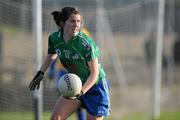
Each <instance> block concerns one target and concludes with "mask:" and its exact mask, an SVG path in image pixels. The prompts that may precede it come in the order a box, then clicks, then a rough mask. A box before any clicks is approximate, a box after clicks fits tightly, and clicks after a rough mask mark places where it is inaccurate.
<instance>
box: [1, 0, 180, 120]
mask: <svg viewBox="0 0 180 120" xmlns="http://www.w3.org/2000/svg"><path fill="white" fill-rule="evenodd" d="M164 2H165V4H164V6H163V7H162V9H163V8H164V14H163V15H162V14H158V13H159V4H160V1H158V0H42V48H43V51H42V57H44V55H45V54H46V53H47V46H48V45H47V44H48V35H49V34H50V33H51V32H53V31H55V30H57V26H56V25H55V23H54V21H53V18H52V16H51V12H52V11H54V10H61V8H62V7H64V6H69V5H73V6H77V7H79V8H80V10H81V13H82V15H83V20H84V27H85V28H86V29H88V31H89V32H90V34H91V37H92V38H93V39H94V40H95V41H96V43H97V44H98V45H99V47H100V49H101V58H100V60H101V62H102V63H103V66H104V69H105V71H106V74H107V78H108V79H109V80H110V83H111V107H112V113H111V116H110V117H108V118H106V119H108V120H120V119H121V120H152V119H153V118H154V117H153V116H154V114H155V112H154V111H156V110H155V108H156V107H157V111H160V113H161V114H160V119H161V120H180V116H179V114H180V92H179V91H180V17H179V16H180V1H179V0H165V1H164ZM160 17H161V18H160ZM159 20H160V21H159ZM159 24H161V25H159ZM160 28H161V29H162V31H161V30H160ZM33 32H34V29H33V4H32V0H0V120H11V119H17V120H33V119H34V117H33V115H34V108H33V95H32V93H31V92H30V91H29V89H28V88H27V87H28V85H29V83H30V81H31V80H32V78H33V76H34V74H35V73H36V68H35V67H36V63H35V61H36V51H35V43H36V42H35V40H34V37H33V34H34V33H33ZM158 36H159V37H158ZM158 41H160V42H159V43H160V44H159V43H158ZM161 45H162V52H161V47H160V49H158V47H159V46H161ZM158 50H159V53H158ZM158 55H159V56H158ZM157 58H159V59H157ZM158 65H159V67H157V66H158ZM157 73H159V74H157ZM158 75H159V77H157V76H158ZM157 81H160V82H159V83H158V82H157ZM156 83H158V84H156ZM157 92H159V93H157ZM57 98H58V94H57V92H56V89H55V85H54V81H52V80H50V79H49V78H48V76H47V75H46V77H45V80H44V82H43V112H44V114H47V116H45V117H44V119H47V120H48V119H49V117H50V112H51V110H52V108H53V106H54V104H55V101H56V100H57ZM156 98H159V99H158V100H159V102H158V101H156ZM158 106H159V110H158ZM157 113H158V112H157ZM11 117H13V118H11ZM46 117H47V118H46ZM70 120H75V119H73V118H72V119H70Z"/></svg>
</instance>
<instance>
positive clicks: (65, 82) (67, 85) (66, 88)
mask: <svg viewBox="0 0 180 120" xmlns="http://www.w3.org/2000/svg"><path fill="white" fill-rule="evenodd" d="M81 89H82V82H81V79H80V78H79V76H77V75H76V74H73V73H67V74H64V75H63V76H62V77H61V78H60V80H59V82H58V90H59V92H60V93H61V94H62V95H63V96H64V97H68V98H69V97H75V96H76V95H79V94H81Z"/></svg>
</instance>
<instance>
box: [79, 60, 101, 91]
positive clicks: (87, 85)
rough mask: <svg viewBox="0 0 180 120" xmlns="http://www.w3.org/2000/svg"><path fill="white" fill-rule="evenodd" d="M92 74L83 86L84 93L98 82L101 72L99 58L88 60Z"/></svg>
mask: <svg viewBox="0 0 180 120" xmlns="http://www.w3.org/2000/svg"><path fill="white" fill-rule="evenodd" d="M88 66H89V69H90V75H89V77H88V79H87V81H86V82H85V84H84V85H83V87H82V91H83V93H86V92H87V91H88V90H89V89H90V88H91V87H92V86H93V85H94V84H95V82H96V80H97V78H98V74H99V67H98V59H93V60H91V61H90V62H88Z"/></svg>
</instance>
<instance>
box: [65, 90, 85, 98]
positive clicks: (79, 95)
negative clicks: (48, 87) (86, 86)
mask: <svg viewBox="0 0 180 120" xmlns="http://www.w3.org/2000/svg"><path fill="white" fill-rule="evenodd" d="M83 95H84V93H83V91H82V90H81V92H80V93H79V94H77V95H75V96H73V97H65V96H63V97H64V98H66V99H70V100H75V99H78V98H80V97H81V96H83Z"/></svg>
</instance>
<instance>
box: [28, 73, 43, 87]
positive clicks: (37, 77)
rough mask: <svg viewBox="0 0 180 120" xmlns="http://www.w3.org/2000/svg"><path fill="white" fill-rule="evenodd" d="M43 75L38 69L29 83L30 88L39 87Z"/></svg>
mask: <svg viewBox="0 0 180 120" xmlns="http://www.w3.org/2000/svg"><path fill="white" fill-rule="evenodd" d="M43 77H44V73H43V72H42V71H38V72H37V74H36V75H35V77H34V78H33V80H32V81H31V83H30V84H29V89H30V90H35V89H36V88H37V89H39V86H40V82H41V80H42V79H43Z"/></svg>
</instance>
